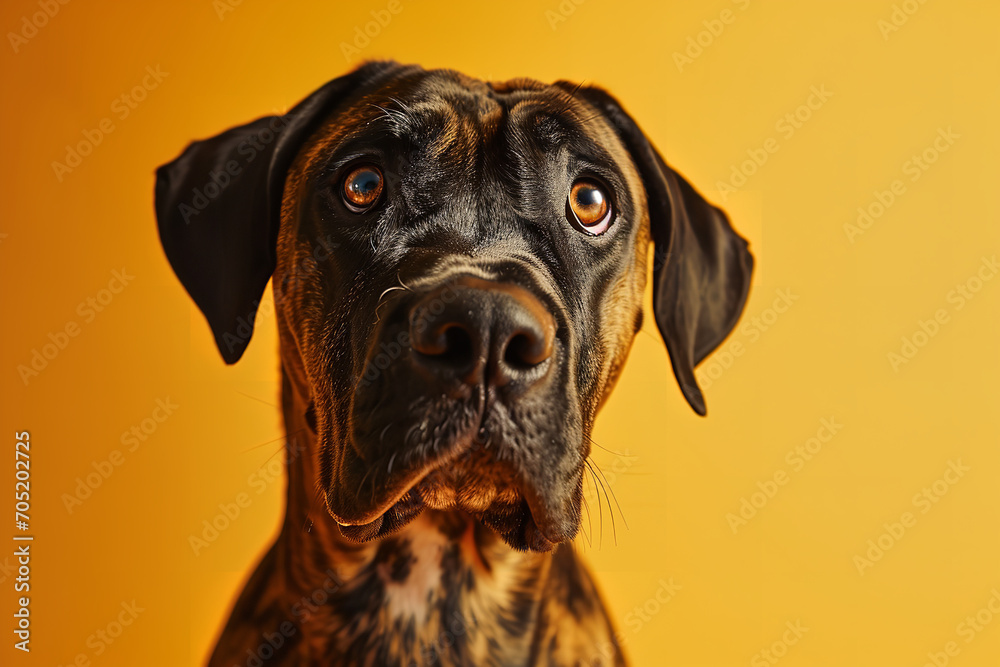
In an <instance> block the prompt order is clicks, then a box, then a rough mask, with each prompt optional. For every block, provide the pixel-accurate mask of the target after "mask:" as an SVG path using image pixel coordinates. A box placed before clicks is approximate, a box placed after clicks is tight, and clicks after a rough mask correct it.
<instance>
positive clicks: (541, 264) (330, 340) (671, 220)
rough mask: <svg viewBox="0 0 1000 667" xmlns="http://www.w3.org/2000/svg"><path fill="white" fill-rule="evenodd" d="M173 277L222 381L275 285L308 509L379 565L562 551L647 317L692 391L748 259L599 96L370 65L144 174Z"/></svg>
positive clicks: (742, 293) (733, 311) (720, 335)
mask: <svg viewBox="0 0 1000 667" xmlns="http://www.w3.org/2000/svg"><path fill="white" fill-rule="evenodd" d="M156 211H157V217H158V219H159V229H160V236H161V240H162V242H163V246H164V249H165V250H166V254H167V257H168V258H169V260H170V263H171V264H172V266H173V267H174V270H175V271H176V273H177V275H178V276H179V278H180V279H181V281H182V282H183V284H184V286H185V287H186V288H187V290H188V292H189V293H190V294H191V296H192V297H193V299H194V301H195V302H196V303H197V305H198V307H199V308H200V309H201V310H202V312H203V313H204V314H205V316H206V317H207V319H208V322H209V324H210V325H211V327H212V330H213V333H214V335H215V339H216V341H217V343H218V345H219V349H220V350H221V352H222V355H223V357H224V358H225V360H226V361H227V362H228V363H233V362H235V361H236V360H238V359H239V358H240V356H241V355H242V353H243V350H244V348H245V347H246V345H247V343H248V342H249V337H250V333H251V331H252V327H253V318H254V314H255V312H256V309H257V304H258V300H259V299H260V297H261V294H262V292H263V290H264V287H265V285H266V284H267V282H268V280H269V279H272V278H273V281H274V292H275V304H276V309H277V314H278V320H279V327H280V329H281V332H282V345H283V350H282V355H283V361H284V363H285V364H286V366H287V367H289V368H286V372H288V373H289V374H290V375H291V376H292V377H295V378H300V381H299V382H298V383H297V385H298V386H296V387H295V391H296V392H298V393H299V394H300V395H301V398H302V399H303V400H302V405H306V404H307V403H308V404H309V406H310V407H309V410H310V419H311V423H312V424H314V428H315V431H316V436H317V437H316V439H317V443H318V446H317V450H316V452H314V454H315V456H316V457H317V461H318V464H319V465H318V469H319V470H320V479H319V480H318V483H319V484H320V485H321V488H322V490H323V492H324V493H325V497H326V504H327V507H328V509H329V511H330V513H331V514H332V515H333V517H334V518H335V519H336V520H337V522H338V523H339V524H341V526H342V528H341V530H342V531H343V532H344V534H345V535H347V536H349V537H352V538H355V539H359V540H366V539H373V538H375V537H379V536H382V535H385V534H388V533H389V532H391V531H393V530H396V529H397V528H399V527H401V526H402V525H404V524H405V523H406V522H407V521H409V520H410V519H412V518H413V517H414V516H416V514H417V513H418V512H419V511H420V510H421V509H422V508H423V507H435V508H458V509H462V510H465V511H467V512H469V513H471V514H472V515H474V516H476V517H477V518H478V519H479V520H481V521H482V522H483V523H485V524H487V525H489V526H491V527H492V528H494V529H495V530H496V531H497V532H498V533H499V534H500V535H501V536H502V537H503V538H504V539H505V540H506V541H507V542H508V543H509V544H510V545H511V546H513V547H515V548H521V549H525V548H528V549H534V550H547V549H550V548H551V547H552V546H553V544H554V543H557V542H560V541H563V540H567V539H569V538H571V537H573V535H574V534H575V533H576V531H577V529H578V526H579V519H580V503H581V497H582V492H581V491H582V484H583V471H584V467H585V460H586V458H587V456H588V454H589V452H590V439H589V436H590V433H591V429H592V427H593V424H594V418H595V416H596V414H597V411H598V408H599V407H600V405H601V403H602V402H603V401H604V399H605V398H606V397H607V396H608V393H609V392H610V390H611V388H612V386H613V384H614V382H615V380H616V378H617V376H618V373H619V370H620V368H621V366H622V364H623V362H624V360H625V357H626V355H627V353H628V350H629V348H630V346H631V343H632V339H633V338H634V336H635V334H636V332H637V331H638V330H639V327H640V325H641V322H642V310H641V300H642V293H643V288H644V285H645V282H646V274H647V271H648V270H649V267H648V266H647V264H648V255H649V253H648V252H647V246H648V243H649V242H650V241H652V242H653V243H654V245H655V252H654V253H653V262H652V263H653V266H652V273H653V280H654V281H655V282H654V290H653V298H654V312H655V316H656V322H657V325H658V327H659V330H660V332H661V333H662V336H663V339H664V341H665V342H666V345H667V348H668V350H669V353H670V359H671V363H672V366H673V369H674V373H675V375H676V377H677V379H678V381H679V383H680V386H681V389H682V392H683V394H684V396H685V397H686V398H687V400H688V402H689V403H690V404H691V406H692V407H693V408H694V410H695V411H696V412H698V413H699V414H704V413H705V405H704V400H703V398H702V394H701V392H700V390H699V389H698V386H697V383H696V381H695V377H694V367H695V365H696V364H698V363H699V362H700V361H701V360H702V359H703V358H704V357H705V356H706V355H708V354H709V353H710V352H711V351H712V350H713V349H714V348H715V347H716V346H718V345H719V343H721V342H722V340H723V339H724V338H725V337H726V335H727V334H728V333H729V331H730V330H731V329H732V327H733V326H734V324H735V322H736V320H737V318H738V317H739V314H740V312H741V310H742V308H743V304H744V302H745V299H746V295H747V291H748V289H749V283H750V273H751V266H752V258H751V256H750V254H749V252H748V251H747V244H746V242H745V241H744V240H743V239H742V238H740V237H739V236H738V235H737V234H736V233H735V232H734V231H733V229H732V228H731V227H730V225H729V223H728V221H727V219H726V217H725V215H724V214H723V213H722V211H720V210H719V209H717V208H715V207H713V206H711V205H710V204H708V203H707V202H706V201H705V200H704V199H703V198H702V197H701V196H700V195H699V194H698V193H697V192H696V191H695V190H694V189H693V188H692V187H691V186H690V185H689V184H688V183H687V182H686V181H685V180H684V179H683V178H681V177H680V176H678V175H677V174H676V173H675V172H674V171H673V170H672V169H671V168H670V167H668V166H667V165H666V164H665V163H664V161H663V160H662V158H661V157H660V155H659V154H658V153H657V151H656V150H655V149H654V148H653V146H652V145H651V144H650V142H649V141H648V140H647V139H646V137H645V136H644V135H643V133H642V132H641V131H640V130H639V128H638V126H637V125H636V124H635V122H634V121H633V120H632V119H631V118H630V117H629V115H628V114H627V113H626V112H625V111H624V110H623V109H622V107H621V106H620V105H619V104H618V103H617V102H616V101H615V100H614V99H613V98H612V97H611V96H609V95H608V94H607V93H605V92H603V91H602V90H600V89H597V88H585V87H579V86H573V85H571V84H568V83H565V82H558V83H555V84H553V85H544V84H541V83H538V82H535V81H530V80H523V79H519V80H514V81H510V82H507V83H503V84H497V83H484V82H482V81H478V80H476V79H472V78H469V77H466V76H463V75H461V74H458V73H456V72H452V71H442V70H436V71H425V70H423V69H421V68H419V67H404V66H401V65H398V64H395V63H370V64H367V65H364V66H363V67H361V68H359V69H357V70H355V71H354V72H353V73H351V74H348V75H346V76H343V77H341V78H339V79H335V80H334V81H331V82H330V83H328V84H327V85H325V86H324V87H323V88H321V89H319V90H318V91H316V92H315V93H313V94H312V95H311V96H309V97H308V98H306V99H305V100H304V101H303V102H301V103H300V104H299V105H298V106H296V107H295V108H293V109H292V110H291V111H290V112H289V113H288V114H285V115H283V116H273V117H269V118H262V119H260V120H257V121H255V122H253V123H250V124H248V125H244V126H241V127H237V128H234V129H232V130H229V131H228V132H225V133H223V134H221V135H219V136H217V137H214V138H211V139H207V140H204V141H200V142H196V143H194V144H192V145H191V146H189V147H188V149H187V150H186V151H185V152H184V153H183V154H182V155H181V156H180V157H179V158H177V159H176V160H175V161H173V162H171V163H169V164H167V165H165V166H163V167H161V168H160V170H159V171H158V173H157V184H156Z"/></svg>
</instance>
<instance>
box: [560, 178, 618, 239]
mask: <svg viewBox="0 0 1000 667" xmlns="http://www.w3.org/2000/svg"><path fill="white" fill-rule="evenodd" d="M566 208H567V213H568V214H569V216H570V222H575V223H576V225H577V226H578V227H579V228H580V229H582V230H583V231H585V232H586V233H588V234H593V235H594V236H597V235H598V234H603V233H604V232H606V231H607V230H608V227H610V226H611V202H609V201H608V195H607V193H606V192H604V188H602V187H601V185H600V184H598V183H597V182H596V181H593V180H591V179H589V178H581V179H580V180H578V181H577V182H576V183H574V184H573V188H572V189H571V190H570V192H569V200H568V201H567V202H566Z"/></svg>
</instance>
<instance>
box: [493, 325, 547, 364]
mask: <svg viewBox="0 0 1000 667" xmlns="http://www.w3.org/2000/svg"><path fill="white" fill-rule="evenodd" d="M550 356H552V339H551V337H549V336H544V335H542V336H539V335H537V334H536V333H535V332H531V331H521V332H518V333H516V334H514V336H513V337H511V339H510V340H509V341H508V342H507V348H506V349H505V350H504V352H503V360H504V363H505V364H506V365H507V366H509V367H510V368H512V369H515V370H530V369H532V368H534V367H535V366H538V365H539V364H541V363H542V362H543V361H545V360H546V359H548V358H549V357H550Z"/></svg>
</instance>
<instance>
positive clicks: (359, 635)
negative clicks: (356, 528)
mask: <svg viewBox="0 0 1000 667" xmlns="http://www.w3.org/2000/svg"><path fill="white" fill-rule="evenodd" d="M426 514H427V516H422V517H420V518H419V519H417V520H416V521H414V523H413V524H411V526H408V527H407V528H406V529H405V530H404V531H402V532H401V533H400V534H399V535H398V536H395V537H393V538H388V539H385V540H383V542H382V543H381V544H380V545H379V547H378V548H377V549H376V550H375V552H374V554H373V556H372V558H371V560H370V562H368V563H367V564H366V565H365V566H364V567H363V568H362V570H361V571H360V572H359V575H358V576H356V577H354V578H353V580H352V581H351V583H350V584H349V585H347V586H345V588H344V590H343V591H342V592H341V593H340V594H339V595H338V598H339V599H337V600H335V601H334V602H335V604H333V605H331V606H330V607H329V608H328V610H329V613H330V617H329V618H326V619H325V621H324V623H323V625H325V626H326V628H325V630H326V631H325V632H320V633H318V634H316V635H314V637H316V640H315V641H316V642H317V643H320V644H322V646H316V645H315V644H314V646H313V650H314V651H315V650H317V649H319V650H320V653H322V654H324V655H327V656H334V657H336V658H338V659H340V660H344V661H345V662H346V663H348V664H375V665H391V664H406V665H409V664H417V665H425V664H426V665H452V664H454V665H469V664H475V665H480V664H482V665H489V664H511V663H514V664H524V662H525V659H526V657H527V656H528V655H529V654H530V651H531V643H532V639H533V633H532V628H533V627H534V622H535V619H536V617H537V613H538V605H539V598H540V592H541V591H540V587H539V582H540V581H541V580H542V578H543V577H544V574H545V569H546V568H545V567H544V564H545V562H546V561H545V559H543V558H537V559H533V558H528V559H525V558H524V557H523V555H519V556H520V557H514V558H512V557H510V556H511V552H510V551H509V550H507V549H497V550H496V551H495V552H494V550H493V549H490V548H489V547H487V548H483V547H481V546H480V545H477V543H476V541H475V537H474V530H473V529H472V525H471V523H463V522H461V521H451V520H450V519H444V520H442V514H439V513H426Z"/></svg>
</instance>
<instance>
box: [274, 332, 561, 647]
mask: <svg viewBox="0 0 1000 667" xmlns="http://www.w3.org/2000/svg"><path fill="white" fill-rule="evenodd" d="M285 349H287V348H285ZM292 364H294V361H293V362H292ZM297 372H301V366H300V367H298V368H295V367H294V365H293V366H292V367H288V366H287V365H286V364H285V363H284V362H283V373H282V408H283V413H284V420H285V429H286V433H287V434H288V444H287V446H286V454H287V458H286V462H287V471H288V487H287V510H286V515H285V520H284V524H283V527H282V531H281V535H280V536H279V538H278V542H277V544H276V547H275V558H276V559H277V561H278V563H279V564H278V569H279V571H280V575H279V576H281V577H282V578H284V580H285V581H284V585H283V586H281V587H280V589H279V590H282V592H281V595H283V596H284V597H285V599H284V600H283V601H282V602H280V603H279V604H281V606H283V607H284V608H285V609H286V614H288V615H289V616H290V618H291V620H292V621H293V622H294V623H295V624H296V626H297V627H299V628H301V630H302V632H303V636H302V638H303V639H305V640H306V641H305V642H302V643H301V644H300V649H301V650H303V651H308V653H309V655H310V659H315V658H316V657H317V656H324V657H336V658H338V659H345V660H347V664H367V663H365V661H364V659H363V658H364V656H365V655H372V654H375V655H382V657H383V658H385V659H384V660H376V663H375V664H397V663H398V664H410V662H409V661H410V660H412V661H415V663H416V664H425V663H426V664H437V663H436V662H435V660H440V661H442V663H443V664H450V663H451V662H452V660H454V661H455V662H456V664H480V662H479V660H481V659H484V658H486V657H487V656H491V657H493V658H497V659H498V660H499V663H501V664H507V663H519V662H520V663H522V664H523V661H524V659H525V657H526V656H527V655H529V654H530V652H531V651H532V650H533V649H532V646H533V645H534V644H535V642H536V641H537V638H536V637H534V632H533V628H534V627H535V626H536V621H537V619H538V617H539V613H540V610H541V608H542V606H543V604H544V602H543V597H544V594H545V588H546V582H547V580H548V579H549V576H548V575H549V571H550V568H551V564H552V561H553V554H552V553H547V554H539V553H524V552H518V551H515V550H513V549H511V548H510V547H509V546H508V545H507V544H506V543H504V542H503V541H502V540H501V539H500V538H499V537H498V536H497V535H496V534H495V533H494V532H493V531H492V530H490V529H489V528H486V527H485V526H483V525H482V524H480V523H479V522H477V521H475V520H474V519H473V518H472V517H470V516H468V515H465V514H462V513H460V512H457V511H456V512H444V511H431V510H425V512H424V513H423V514H421V515H420V516H419V517H417V518H416V519H415V520H414V521H413V522H412V523H410V524H408V525H407V526H405V527H404V528H402V529H401V530H400V531H398V532H397V533H395V534H393V535H391V536H388V537H385V538H382V539H379V540H375V541H372V542H368V543H364V544H358V543H356V542H352V541H350V540H348V539H346V538H345V537H344V536H343V535H342V534H341V532H340V529H339V526H338V525H337V523H336V522H335V521H334V520H333V518H332V517H331V516H330V515H329V513H328V512H327V511H326V508H325V506H324V502H323V499H322V496H321V495H320V494H319V493H318V491H317V479H318V475H317V465H318V464H317V458H316V435H315V433H314V432H313V431H312V430H311V428H310V425H309V419H308V418H307V416H306V412H307V408H308V397H307V396H306V395H305V394H304V393H303V392H302V391H301V386H302V385H300V384H299V385H297V383H296V378H295V375H296V374H297ZM565 551H566V552H567V554H568V556H569V557H570V558H572V557H573V555H572V551H571V548H570V547H569V546H568V545H566V547H565ZM556 553H557V552H556ZM296 605H298V606H296ZM488 619H490V620H488ZM380 652H383V653H380ZM445 656H450V658H445ZM491 664H492V663H491Z"/></svg>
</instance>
